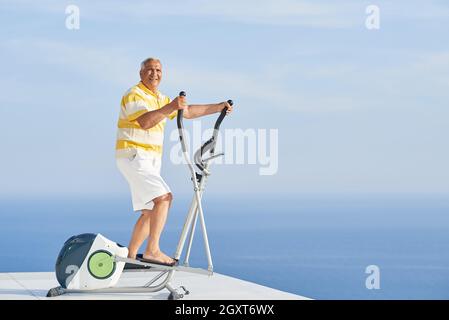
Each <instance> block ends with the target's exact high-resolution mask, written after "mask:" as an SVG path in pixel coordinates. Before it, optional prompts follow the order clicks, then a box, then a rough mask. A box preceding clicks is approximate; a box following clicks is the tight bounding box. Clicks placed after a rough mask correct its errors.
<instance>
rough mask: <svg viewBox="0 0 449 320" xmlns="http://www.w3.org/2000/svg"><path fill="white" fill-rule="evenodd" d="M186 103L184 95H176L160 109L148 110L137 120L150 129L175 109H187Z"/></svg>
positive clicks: (144, 127) (143, 126) (143, 127)
mask: <svg viewBox="0 0 449 320" xmlns="http://www.w3.org/2000/svg"><path fill="white" fill-rule="evenodd" d="M184 103H185V99H184V97H176V98H175V99H173V101H172V102H170V103H169V104H166V105H165V106H163V107H162V108H160V109H157V110H154V111H148V112H147V113H144V114H143V115H141V116H140V117H138V118H137V119H136V120H137V122H138V123H139V125H140V126H141V127H142V129H145V130H146V129H150V128H152V127H154V126H155V125H157V124H158V123H159V122H161V121H162V120H164V119H165V118H167V117H168V116H169V115H170V114H171V113H173V112H174V111H176V110H180V109H186V108H187V106H186V105H185V104H184Z"/></svg>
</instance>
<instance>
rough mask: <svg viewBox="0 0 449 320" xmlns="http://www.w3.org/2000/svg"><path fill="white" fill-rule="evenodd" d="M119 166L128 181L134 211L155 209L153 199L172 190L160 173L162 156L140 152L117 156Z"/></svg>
mask: <svg viewBox="0 0 449 320" xmlns="http://www.w3.org/2000/svg"><path fill="white" fill-rule="evenodd" d="M116 162H117V167H118V169H119V170H120V172H121V173H122V175H123V176H124V177H125V179H126V180H127V181H128V184H129V187H130V189H131V197H132V202H133V209H134V211H139V210H142V209H148V210H151V209H153V206H154V202H153V199H154V198H157V197H160V196H162V195H164V194H167V193H170V192H171V190H170V188H169V187H168V185H167V184H166V183H165V181H164V179H162V177H161V175H160V171H161V158H160V157H148V156H142V155H141V154H139V152H136V153H135V155H132V156H130V157H126V158H117V159H116Z"/></svg>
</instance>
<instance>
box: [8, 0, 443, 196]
mask: <svg viewBox="0 0 449 320" xmlns="http://www.w3.org/2000/svg"><path fill="white" fill-rule="evenodd" d="M69 4H74V5H77V6H78V7H79V8H80V13H81V16H80V29H79V30H68V29H67V28H66V27H65V19H66V17H67V15H66V14H65V8H66V6H67V5H69ZM370 4H375V5H377V6H379V8H380V19H381V20H380V29H379V30H368V29H367V28H366V27H365V19H366V16H367V15H366V13H365V8H366V7H367V6H368V5H370ZM0 8H1V11H0V21H1V22H0V23H1V28H0V57H1V59H0V66H1V70H2V72H1V74H0V88H1V95H0V117H1V119H2V120H3V121H2V126H1V134H2V137H3V139H2V155H3V156H2V157H1V158H0V175H1V177H2V179H1V181H2V182H1V184H0V195H1V196H4V197H10V196H20V195H23V194H28V195H39V196H40V195H43V196H45V195H48V196H52V195H56V194H57V195H59V194H63V195H84V194H89V195H97V194H98V195H100V194H101V195H128V192H129V190H128V188H127V185H126V182H125V181H124V180H123V178H122V177H121V176H120V174H119V172H118V170H117V169H116V166H115V161H114V144H115V134H116V131H115V128H116V121H117V117H118V111H119V103H120V98H121V96H122V94H123V93H124V92H125V91H126V89H127V88H129V87H130V86H132V85H133V84H135V83H136V82H137V81H138V68H139V64H140V62H141V61H142V60H143V59H144V58H146V57H148V56H156V57H159V58H160V59H161V60H162V63H163V66H164V79H163V81H162V84H161V87H160V89H161V91H162V92H164V93H166V94H167V95H169V96H172V97H173V96H175V95H176V94H177V93H178V92H179V91H180V90H186V91H187V92H188V98H189V102H190V103H207V102H218V101H223V100H226V99H228V98H232V99H233V100H234V101H235V102H236V106H237V107H236V111H235V113H234V114H233V115H232V116H231V117H230V118H229V119H226V122H225V123H224V124H223V126H224V127H225V128H241V129H243V130H245V129H255V130H257V129H277V130H278V135H279V145H278V150H279V154H278V162H279V166H278V172H277V174H275V175H271V176H261V175H259V165H257V164H252V165H219V166H215V168H213V172H214V173H213V176H212V180H211V182H210V192H211V193H214V194H217V195H218V194H246V193H253V194H261V193H262V194H295V193H300V192H302V193H304V192H305V193H308V192H310V193H340V192H343V193H448V192H449V170H448V168H447V163H449V148H448V142H447V137H448V136H449V109H448V105H449V45H448V43H447V39H446V37H447V35H446V34H447V32H446V31H445V30H449V19H448V18H449V5H448V4H446V2H444V1H426V2H424V1H394V2H393V1H338V3H337V2H336V1H286V0H281V1H244V2H242V1H233V0H232V1H170V2H165V3H163V4H162V2H161V1H133V4H132V5H131V4H130V2H125V1H96V2H95V3H93V2H92V1H9V0H5V1H0ZM210 124H211V120H207V121H204V122H203V127H207V125H210ZM174 128H175V122H174V121H172V122H170V123H169V124H168V125H167V131H166V135H165V139H166V140H165V148H166V149H165V150H166V151H168V150H170V148H171V147H172V146H173V145H174V144H175V143H176V142H175V141H170V139H169V132H170V131H171V130H173V129H174ZM225 152H226V150H225ZM167 153H168V152H167ZM167 153H166V154H165V155H164V159H165V160H166V161H165V162H164V165H163V175H164V177H165V178H166V180H167V182H168V183H169V184H170V185H171V186H172V189H173V190H174V192H175V195H176V194H186V193H189V192H190V190H189V187H190V184H189V180H188V171H187V169H186V168H185V167H182V166H178V165H174V164H172V163H170V161H168V160H169V159H168V154H167Z"/></svg>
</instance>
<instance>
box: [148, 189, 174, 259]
mask: <svg viewBox="0 0 449 320" xmlns="http://www.w3.org/2000/svg"><path fill="white" fill-rule="evenodd" d="M172 199H173V197H172V194H171V193H167V194H165V195H163V196H160V197H157V198H155V199H154V200H153V202H154V207H153V210H152V212H151V223H150V227H149V229H150V237H149V238H148V244H147V247H146V249H145V252H144V254H143V257H144V258H146V259H151V260H156V261H160V262H163V263H173V262H174V260H173V259H172V258H170V257H169V256H167V255H166V254H164V253H163V252H161V249H160V247H159V239H160V237H161V233H162V230H163V229H164V226H165V221H166V220H167V215H168V209H169V208H170V204H171V201H172Z"/></svg>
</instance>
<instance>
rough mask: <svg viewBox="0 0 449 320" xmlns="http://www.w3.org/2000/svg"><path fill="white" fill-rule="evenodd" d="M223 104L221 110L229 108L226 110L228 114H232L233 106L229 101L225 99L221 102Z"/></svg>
mask: <svg viewBox="0 0 449 320" xmlns="http://www.w3.org/2000/svg"><path fill="white" fill-rule="evenodd" d="M220 104H221V106H222V107H221V108H220V110H223V109H224V108H228V109H227V110H226V115H228V114H230V113H231V112H232V110H233V107H232V106H231V105H230V104H229V103H228V102H227V101H224V102H222V103H220Z"/></svg>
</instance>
